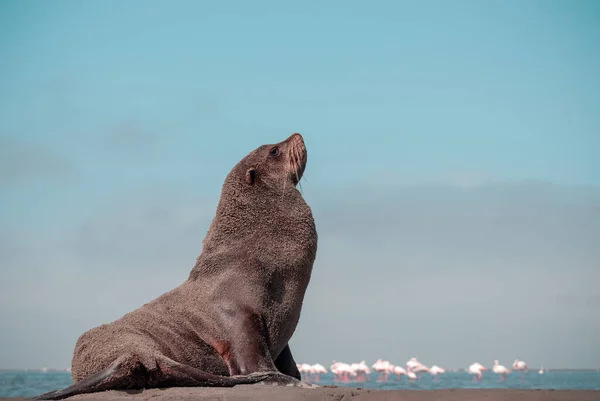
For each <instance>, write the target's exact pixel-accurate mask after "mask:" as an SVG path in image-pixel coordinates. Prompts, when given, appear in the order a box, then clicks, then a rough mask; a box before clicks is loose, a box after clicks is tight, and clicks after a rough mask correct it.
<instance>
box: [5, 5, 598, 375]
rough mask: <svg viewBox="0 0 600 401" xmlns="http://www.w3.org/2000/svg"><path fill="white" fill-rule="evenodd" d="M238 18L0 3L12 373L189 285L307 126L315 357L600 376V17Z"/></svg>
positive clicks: (65, 360) (221, 10) (309, 352)
mask: <svg viewBox="0 0 600 401" xmlns="http://www.w3.org/2000/svg"><path fill="white" fill-rule="evenodd" d="M234 3H235V5H232V4H227V5H224V4H201V3H197V2H191V1H190V2H185V1H184V2H178V3H177V4H175V5H173V4H168V3H166V2H163V1H152V2H150V3H148V2H144V3H142V2H140V1H130V2H121V3H118V5H115V3H112V4H111V5H107V4H105V3H79V2H74V1H67V0H65V1H61V2H53V3H48V2H42V1H32V2H28V3H23V2H18V1H4V2H2V3H1V4H0V51H1V52H2V54H3V55H4V58H3V61H2V62H0V72H1V74H0V205H1V206H2V207H0V275H1V276H0V302H1V305H2V307H1V308H0V330H1V331H2V336H0V368H36V367H40V368H41V367H48V368H66V367H68V366H70V361H71V357H72V352H73V347H74V345H75V341H76V340H77V338H78V337H79V335H81V334H82V333H83V332H84V331H86V330H88V329H90V328H92V327H95V326H97V325H99V324H103V323H108V322H110V321H113V320H115V319H117V318H119V317H121V316H122V315H123V314H125V313H127V312H129V311H131V310H133V309H135V308H138V307H140V306H141V305H143V304H144V303H146V302H148V301H150V300H151V299H154V298H155V297H157V296H159V295H161V294H162V293H164V292H166V291H168V290H170V289H172V288H173V287H175V286H177V285H179V284H181V283H182V282H183V281H184V280H185V279H186V278H187V276H188V273H189V271H190V269H191V268H192V266H193V264H194V262H195V259H196V257H197V256H198V255H199V254H200V251H201V243H202V239H203V238H204V236H205V234H206V231H207V230H208V226H209V223H210V221H211V219H212V217H213V216H214V213H215V207H216V203H217V201H218V197H219V194H220V190H221V185H222V183H223V180H224V178H225V176H226V175H227V173H228V172H229V170H230V169H231V168H232V167H233V166H234V165H235V163H237V162H238V161H239V160H240V159H241V158H242V157H244V156H245V155H246V154H247V153H249V152H250V151H251V150H253V149H254V148H256V147H258V146H260V145H262V144H265V143H274V142H278V141H281V140H283V139H284V138H286V137H287V136H289V135H290V134H291V133H293V132H300V133H301V134H302V135H303V136H304V138H305V141H306V146H307V149H308V166H307V169H306V173H305V177H304V179H303V180H302V182H301V190H302V192H303V194H304V197H305V199H306V200H307V202H308V203H309V205H310V206H311V207H312V210H313V214H314V216H315V221H316V225H317V230H318V233H319V245H318V252H317V259H316V262H315V265H314V270H313V276H312V279H311V282H310V285H309V288H308V290H307V293H306V297H305V300H304V307H303V310H302V315H301V319H300V323H299V325H298V328H297V330H296V332H295V333H294V336H293V337H292V339H291V342H290V343H291V347H292V353H293V355H294V357H295V359H296V361H297V362H307V363H316V362H319V363H321V364H323V365H325V366H326V367H327V368H329V365H330V364H331V361H332V360H338V361H346V362H352V361H356V362H359V361H360V360H363V359H365V360H367V362H368V363H370V364H372V363H373V362H374V361H375V360H376V359H378V358H384V359H389V360H390V361H391V362H392V363H395V364H404V363H405V362H406V361H407V360H408V359H409V358H411V357H417V358H418V359H419V360H420V361H422V362H423V363H425V364H427V365H433V364H436V365H439V366H442V367H448V368H465V367H467V366H468V365H469V364H471V363H473V362H475V361H479V362H480V363H482V364H484V365H486V366H488V365H490V366H491V365H492V363H493V360H494V359H498V360H500V362H501V363H502V364H504V365H506V366H508V365H511V364H512V362H513V361H514V360H515V359H516V358H519V359H523V360H525V361H526V362H527V363H528V364H529V366H531V367H539V366H543V367H548V368H600V347H598V345H597V338H598V337H599V336H600V321H599V320H598V319H597V310H598V309H599V308H600V291H599V290H598V284H597V283H599V282H600V158H598V157H597V149H600V135H598V133H599V132H600V113H598V110H600V109H599V107H600V75H598V74H597V71H600V52H598V51H597V43H599V42H600V24H597V21H598V18H599V17H600V7H599V6H598V4H597V3H596V2H593V1H580V2H577V3H563V2H558V1H529V2H526V3H518V2H517V1H516V0H514V1H512V0H511V1H505V2H491V3H486V4H487V5H485V4H483V3H480V2H476V1H456V2H452V4H450V3H446V2H440V1H428V2H425V3H422V2H419V3H416V2H407V1H406V2H392V1H381V2H377V3H373V4H377V6H374V5H371V6H367V5H365V4H364V3H361V2H354V1H346V2H335V1H333V2H328V3H327V4H319V5H317V4H316V3H310V2H309V3H306V4H304V3H303V4H304V5H299V4H288V5H283V4H280V3H278V2H270V1H264V2H258V3H256V2H255V3H253V4H252V5H251V6H250V5H248V4H245V3H243V2H234ZM141 4H144V5H147V7H141ZM148 5H151V6H148ZM336 5H337V6H336ZM309 26H310V28H309Z"/></svg>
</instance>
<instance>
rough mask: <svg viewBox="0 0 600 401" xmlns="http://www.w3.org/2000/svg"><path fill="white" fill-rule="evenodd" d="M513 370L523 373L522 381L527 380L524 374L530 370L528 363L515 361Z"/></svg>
mask: <svg viewBox="0 0 600 401" xmlns="http://www.w3.org/2000/svg"><path fill="white" fill-rule="evenodd" d="M513 370H516V371H519V372H521V379H522V380H524V379H525V373H524V372H525V371H526V370H529V368H528V366H527V362H525V361H520V360H518V359H515V361H514V362H513Z"/></svg>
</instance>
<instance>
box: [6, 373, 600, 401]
mask: <svg viewBox="0 0 600 401" xmlns="http://www.w3.org/2000/svg"><path fill="white" fill-rule="evenodd" d="M72 383H73V380H72V378H71V373H69V372H66V371H45V372H44V371H34V370H27V371H24V370H4V371H0V398H5V397H32V396H35V395H38V394H41V393H44V392H46V391H51V390H56V389H59V388H63V387H67V386H69V385H71V384H72ZM317 384H319V385H331V384H333V385H338V386H351V387H364V388H376V389H382V390H400V389H407V390H435V389H450V388H519V389H554V390H600V370H547V371H545V372H544V374H541V375H540V374H539V373H538V372H537V371H528V372H524V373H523V374H521V373H518V372H513V373H511V374H510V375H508V377H507V378H506V379H505V380H504V381H500V378H499V377H498V375H496V374H495V373H493V372H490V371H486V372H484V373H483V377H482V379H481V381H473V377H472V376H471V375H470V374H469V373H467V372H448V371H447V372H446V373H443V374H441V375H439V376H437V377H436V378H434V377H433V376H431V375H429V374H427V373H424V374H421V376H420V377H419V378H417V379H416V380H414V381H411V380H409V379H407V378H406V377H405V376H403V377H402V379H401V380H397V379H396V378H395V376H394V375H392V376H390V378H389V379H388V381H385V382H382V381H379V380H378V375H377V374H375V373H372V374H371V376H370V377H369V380H368V381H365V382H347V383H340V382H336V381H334V377H333V375H332V374H331V373H328V374H324V375H321V377H320V380H319V381H318V382H317Z"/></svg>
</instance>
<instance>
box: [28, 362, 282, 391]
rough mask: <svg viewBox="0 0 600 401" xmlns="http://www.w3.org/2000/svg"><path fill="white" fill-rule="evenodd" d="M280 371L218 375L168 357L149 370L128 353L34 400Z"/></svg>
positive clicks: (215, 383)
mask: <svg viewBox="0 0 600 401" xmlns="http://www.w3.org/2000/svg"><path fill="white" fill-rule="evenodd" d="M132 368H133V369H132ZM278 374H279V372H257V373H252V374H249V375H243V376H242V375H240V376H234V377H231V376H219V375H213V374H211V373H208V372H204V371H202V370H200V369H196V368H194V367H191V366H188V365H183V364H180V363H178V362H175V361H173V360H171V359H169V358H166V357H162V358H160V359H158V360H156V366H155V367H154V368H153V369H152V370H148V369H147V367H146V366H144V364H143V363H142V362H140V361H139V359H138V358H136V357H134V356H131V355H128V356H122V357H120V358H119V359H117V360H116V361H115V362H113V363H112V364H111V365H110V366H109V367H108V368H106V369H104V370H101V371H100V372H98V373H95V374H93V375H91V376H89V377H87V378H85V379H83V380H81V381H79V382H77V383H75V384H73V385H71V386H69V387H67V388H64V389H62V390H56V391H50V392H48V393H44V394H41V395H38V396H37V397H34V398H32V400H60V399H63V398H67V397H71V396H73V395H76V394H84V393H94V392H99V391H106V390H130V389H143V388H164V387H233V386H236V385H238V384H254V383H258V382H261V381H263V380H265V379H267V378H270V377H272V376H277V375H278Z"/></svg>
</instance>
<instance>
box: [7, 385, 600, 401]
mask: <svg viewBox="0 0 600 401" xmlns="http://www.w3.org/2000/svg"><path fill="white" fill-rule="evenodd" d="M150 399H152V400H153V401H192V400H193V401H200V400H206V401H208V400H211V401H213V400H219V401H251V400H252V401H254V400H273V401H280V400H286V401H288V400H289V401H313V400H314V401H317V400H318V401H327V400H335V401H342V400H343V401H348V400H355V401H385V400H402V401H542V400H543V401H600V391H585V390H520V389H486V390H479V389H450V390H448V389H447V390H389V391H388V390H373V389H360V388H352V387H320V388H318V389H299V388H290V387H266V386H236V387H234V388H206V387H205V388H180V387H176V388H168V389H150V390H143V391H127V392H125V391H107V392H103V393H95V394H82V395H78V396H74V397H71V398H69V400H102V401H141V400H150ZM3 400H14V401H16V400H26V398H3Z"/></svg>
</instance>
